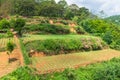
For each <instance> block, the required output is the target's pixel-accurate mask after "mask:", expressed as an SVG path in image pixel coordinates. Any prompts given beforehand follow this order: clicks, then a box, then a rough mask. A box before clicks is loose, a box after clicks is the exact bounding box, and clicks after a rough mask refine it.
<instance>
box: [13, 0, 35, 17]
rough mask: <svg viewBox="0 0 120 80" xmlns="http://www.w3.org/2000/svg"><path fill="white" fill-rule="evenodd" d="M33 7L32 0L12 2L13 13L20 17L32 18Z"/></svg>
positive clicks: (33, 2)
mask: <svg viewBox="0 0 120 80" xmlns="http://www.w3.org/2000/svg"><path fill="white" fill-rule="evenodd" d="M35 5H36V4H35V1H34V0H16V1H14V12H15V14H19V15H22V16H34V15H35V10H36V7H35Z"/></svg>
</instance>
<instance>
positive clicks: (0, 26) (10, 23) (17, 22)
mask: <svg viewBox="0 0 120 80" xmlns="http://www.w3.org/2000/svg"><path fill="white" fill-rule="evenodd" d="M24 26H25V20H24V19H22V18H17V19H11V20H6V19H2V20H0V32H1V33H6V32H8V31H10V29H14V30H15V31H17V32H18V34H19V36H22V32H21V31H22V29H23V27H24Z"/></svg>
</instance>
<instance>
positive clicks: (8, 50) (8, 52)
mask: <svg viewBox="0 0 120 80" xmlns="http://www.w3.org/2000/svg"><path fill="white" fill-rule="evenodd" d="M13 50H14V44H13V43H12V42H10V41H9V42H8V43H7V54H8V56H9V63H10V54H11V53H12V52H13Z"/></svg>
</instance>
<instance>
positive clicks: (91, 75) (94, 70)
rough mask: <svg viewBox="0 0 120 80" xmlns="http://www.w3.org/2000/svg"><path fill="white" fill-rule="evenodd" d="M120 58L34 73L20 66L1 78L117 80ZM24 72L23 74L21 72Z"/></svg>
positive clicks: (8, 79)
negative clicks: (75, 67) (78, 66)
mask: <svg viewBox="0 0 120 80" xmlns="http://www.w3.org/2000/svg"><path fill="white" fill-rule="evenodd" d="M119 62H120V59H112V60H110V61H107V62H103V63H97V64H93V65H89V66H87V67H83V68H79V69H76V70H74V69H66V70H65V71H63V72H59V73H58V72H57V73H51V74H46V75H35V74H34V73H35V70H34V69H30V68H29V67H21V68H19V69H17V70H16V71H14V72H13V73H11V74H9V75H7V76H5V77H3V78H1V80H18V79H20V80H119V79H120V64H119ZM23 73H24V74H23ZM23 76H24V77H23Z"/></svg>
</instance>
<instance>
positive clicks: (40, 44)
mask: <svg viewBox="0 0 120 80" xmlns="http://www.w3.org/2000/svg"><path fill="white" fill-rule="evenodd" d="M25 47H26V49H27V51H28V52H29V51H30V50H35V51H38V52H44V53H45V54H46V55H56V54H67V53H70V52H76V51H91V50H101V49H104V48H108V47H107V44H106V43H105V42H104V41H102V40H101V39H99V38H94V37H89V38H86V37H79V38H73V39H72V38H63V39H46V40H36V41H30V42H27V43H25Z"/></svg>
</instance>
